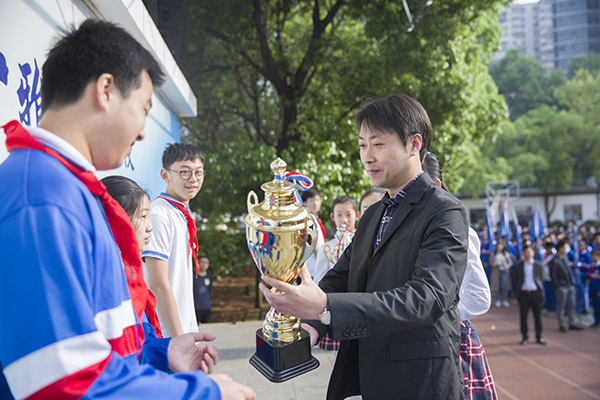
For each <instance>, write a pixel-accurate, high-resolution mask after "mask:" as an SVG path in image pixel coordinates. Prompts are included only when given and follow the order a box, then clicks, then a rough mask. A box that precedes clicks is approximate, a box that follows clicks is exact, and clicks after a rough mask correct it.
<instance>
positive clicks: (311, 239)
mask: <svg viewBox="0 0 600 400" xmlns="http://www.w3.org/2000/svg"><path fill="white" fill-rule="evenodd" d="M310 218H311V219H312V229H311V228H310V227H309V226H308V220H307V221H306V225H307V226H306V236H307V238H306V244H305V245H304V254H302V258H301V259H300V263H299V265H300V266H302V264H304V263H305V262H306V260H308V257H310V255H311V254H312V253H313V252H314V251H315V247H316V246H317V226H319V225H318V222H317V220H316V219H315V216H314V215H312V214H310Z"/></svg>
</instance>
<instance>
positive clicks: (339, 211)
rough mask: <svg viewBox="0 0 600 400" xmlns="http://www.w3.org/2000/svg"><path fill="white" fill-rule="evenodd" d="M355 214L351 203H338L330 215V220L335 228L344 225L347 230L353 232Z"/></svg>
mask: <svg viewBox="0 0 600 400" xmlns="http://www.w3.org/2000/svg"><path fill="white" fill-rule="evenodd" d="M357 214H358V213H357V212H356V210H355V209H354V206H353V205H352V203H338V204H336V205H335V208H334V209H333V212H332V213H331V217H332V218H331V219H332V220H333V222H334V223H335V226H336V227H339V226H340V225H344V226H345V228H346V229H347V230H351V231H353V230H354V229H355V228H356V218H357Z"/></svg>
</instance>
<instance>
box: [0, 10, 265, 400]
mask: <svg viewBox="0 0 600 400" xmlns="http://www.w3.org/2000/svg"><path fill="white" fill-rule="evenodd" d="M42 72H43V73H42V75H43V79H42V85H41V93H42V105H43V114H42V118H41V120H40V124H39V127H37V128H29V127H27V128H25V127H23V126H21V125H20V124H19V123H18V122H16V121H12V122H9V123H8V124H6V125H5V126H4V131H5V133H6V135H7V138H6V146H7V149H8V151H9V152H10V155H9V157H8V158H7V159H6V160H5V161H4V163H2V164H1V165H0V251H1V252H2V255H3V260H2V263H1V264H0V274H1V275H2V279H0V321H2V328H3V329H1V330H0V398H2V399H10V398H17V399H21V398H32V399H34V398H60V399H72V398H80V397H86V398H100V397H102V398H111V399H129V398H133V397H146V398H149V397H153V398H183V397H184V396H187V397H189V398H202V399H220V398H236V399H237V398H248V399H250V398H253V397H254V394H253V393H252V391H251V390H250V389H249V388H246V387H245V386H242V385H239V384H237V383H234V382H232V381H231V378H229V377H227V376H224V375H215V376H213V377H212V379H211V378H208V377H207V376H206V375H205V374H204V373H203V372H202V371H192V372H187V373H175V374H172V375H169V374H167V373H165V372H163V371H160V370H158V369H156V368H155V366H154V364H152V365H147V364H140V363H139V362H138V359H141V358H142V350H143V349H142V344H144V343H145V335H144V329H141V325H142V318H143V316H144V313H146V315H148V317H150V316H152V315H154V307H153V304H152V297H153V296H151V294H150V293H149V292H148V288H147V286H146V283H145V281H144V279H143V270H142V263H141V258H140V248H139V245H138V243H137V240H136V236H135V231H134V229H133V227H132V225H131V221H130V219H129V217H128V216H127V214H126V213H125V211H124V210H123V208H122V207H121V206H120V205H119V204H118V203H117V202H116V201H115V200H114V199H113V198H112V197H111V196H110V195H109V194H108V192H107V191H106V188H105V186H104V185H103V184H102V183H101V182H100V181H99V180H98V179H97V178H96V176H95V171H96V170H106V169H112V168H116V167H118V166H119V165H121V164H122V163H123V160H124V159H125V157H126V156H127V155H128V154H129V153H130V152H131V148H132V146H133V144H135V142H136V141H138V140H142V139H143V138H144V136H145V134H144V132H143V128H144V123H145V119H146V115H147V114H148V112H149V110H150V107H151V105H152V93H153V87H154V85H160V84H161V82H162V81H163V73H162V72H161V69H160V66H159V65H158V63H157V61H156V60H155V59H154V58H153V57H152V55H151V54H150V53H149V52H148V51H146V50H145V49H144V48H143V47H142V46H141V45H140V44H139V43H138V42H137V41H136V40H135V39H134V38H133V37H132V36H131V35H129V34H128V33H127V32H126V31H125V30H123V29H122V28H120V27H118V26H116V25H114V24H112V23H109V22H105V21H95V20H87V21H85V22H84V23H82V24H81V26H80V27H79V28H77V29H73V30H71V31H70V32H67V33H66V34H65V35H64V37H62V38H61V39H60V40H59V41H58V43H57V44H56V45H55V46H54V47H53V48H52V49H51V50H50V52H49V53H48V58H47V60H46V62H45V63H44V65H43V67H42ZM24 321H25V322H24ZM154 322H155V327H156V328H158V325H157V324H156V321H154ZM192 338H193V339H194V340H202V338H201V337H200V336H192ZM171 343H174V342H171ZM145 350H148V349H145ZM169 352H170V350H169ZM154 361H156V360H154ZM169 361H170V360H169ZM168 364H169V366H171V363H170V362H169V363H168ZM190 366H191V365H188V367H190ZM176 369H177V368H176ZM184 369H185V368H184Z"/></svg>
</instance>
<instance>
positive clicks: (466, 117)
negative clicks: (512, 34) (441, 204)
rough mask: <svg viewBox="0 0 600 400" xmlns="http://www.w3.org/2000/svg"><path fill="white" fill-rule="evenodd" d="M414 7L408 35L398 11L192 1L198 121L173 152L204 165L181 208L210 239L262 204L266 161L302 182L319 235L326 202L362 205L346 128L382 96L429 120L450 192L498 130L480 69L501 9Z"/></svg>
mask: <svg viewBox="0 0 600 400" xmlns="http://www.w3.org/2000/svg"><path fill="white" fill-rule="evenodd" d="M425 3H426V2H425V1H424V0H409V1H408V4H409V6H410V8H411V11H412V14H413V17H414V19H415V21H416V23H415V28H414V30H413V31H412V32H410V33H409V32H408V31H407V29H408V28H409V26H410V25H409V22H408V18H407V15H406V13H405V10H404V7H403V5H402V3H401V2H394V1H388V0H347V1H346V0H324V1H314V2H309V1H304V0H295V1H292V0H252V1H248V0H222V1H220V2H219V3H218V5H215V2H214V1H209V0H191V1H190V13H191V15H190V18H191V38H190V45H189V51H188V57H187V60H188V64H187V65H186V66H185V68H184V69H185V73H186V76H187V77H188V80H189V82H190V84H191V86H192V89H193V91H194V93H195V94H196V96H197V98H198V117H197V118H194V119H189V120H186V121H184V125H185V126H186V128H187V129H188V131H189V135H188V136H186V137H185V138H184V140H186V141H190V142H193V143H196V144H198V145H200V146H201V147H202V148H203V149H204V150H205V153H206V164H207V169H208V171H209V175H208V176H207V178H206V181H205V183H204V186H203V189H202V191H201V192H200V194H199V196H197V198H196V199H195V200H194V201H193V202H192V207H193V208H194V210H195V211H196V212H198V213H200V214H201V215H202V217H203V218H207V219H208V220H209V222H208V223H207V225H208V226H209V230H210V229H211V227H212V226H214V225H213V224H214V223H216V222H212V221H219V220H222V219H223V216H224V215H228V216H240V215H243V214H245V213H246V212H247V210H246V205H245V202H246V197H247V193H248V191H250V190H254V191H256V192H257V194H258V195H259V198H262V191H261V190H260V185H261V184H262V183H263V182H266V181H269V180H271V179H272V172H271V171H270V169H269V164H270V163H271V161H273V160H274V159H275V157H276V156H280V157H281V158H283V159H284V160H285V161H286V162H287V163H288V166H289V170H296V171H300V172H302V173H305V174H307V175H308V176H310V177H311V178H313V180H314V181H315V187H316V188H318V189H319V190H320V192H321V197H322V201H323V205H324V210H323V212H322V213H321V216H322V217H323V216H325V217H324V218H322V219H323V220H324V221H325V220H327V219H328V218H327V215H328V211H329V210H328V208H329V206H330V204H331V202H332V201H333V199H334V198H335V197H337V196H339V195H341V194H349V195H353V196H355V197H357V198H359V197H360V195H361V194H362V193H363V192H364V191H365V190H366V189H367V188H369V187H370V184H369V180H368V177H367V176H366V174H365V173H364V168H363V166H362V165H361V163H360V160H359V157H358V146H357V136H356V128H355V126H354V116H355V114H356V112H357V110H358V109H359V108H360V107H361V105H362V104H363V102H364V101H365V99H368V98H373V97H380V96H384V95H387V94H389V93H393V92H402V93H406V94H408V95H410V96H412V97H414V98H416V99H418V100H419V101H420V102H421V103H422V104H423V105H424V106H425V108H426V109H427V110H428V113H429V116H430V118H431V121H432V123H433V125H434V131H435V136H434V141H433V143H432V151H434V152H436V154H437V155H438V157H439V158H440V160H441V161H442V163H443V164H444V167H445V169H446V171H447V172H446V174H445V180H446V181H447V183H448V184H450V185H451V186H452V187H454V188H455V189H457V190H458V189H460V186H461V185H462V184H463V182H464V180H463V177H462V176H461V175H459V174H457V173H456V171H458V170H459V169H460V167H461V165H462V164H464V163H465V161H466V160H468V159H469V157H468V156H469V153H470V152H471V151H472V148H473V147H474V146H476V145H477V144H481V143H483V142H484V141H485V140H486V139H489V138H491V137H494V136H495V135H497V133H498V123H499V121H501V120H503V119H505V118H506V114H507V109H506V105H505V102H504V100H503V98H502V96H500V95H499V94H498V93H497V88H496V85H495V83H494V81H493V80H492V78H491V77H490V75H489V74H488V72H487V65H488V63H489V62H490V60H491V56H492V54H493V52H494V51H495V49H496V48H497V46H498V42H499V38H500V36H501V31H500V26H499V24H498V17H499V15H500V13H501V5H504V4H506V3H507V1H504V0H491V1H486V2H481V1H479V0H448V1H444V2H435V3H434V4H433V6H431V7H428V6H426V4H425ZM471 161H473V159H471ZM494 167H497V166H493V165H492V166H490V168H491V169H493V168H494ZM227 224H228V226H229V227H230V228H237V227H235V226H234V225H235V222H234V221H231V222H229V223H227ZM240 251H241V250H240Z"/></svg>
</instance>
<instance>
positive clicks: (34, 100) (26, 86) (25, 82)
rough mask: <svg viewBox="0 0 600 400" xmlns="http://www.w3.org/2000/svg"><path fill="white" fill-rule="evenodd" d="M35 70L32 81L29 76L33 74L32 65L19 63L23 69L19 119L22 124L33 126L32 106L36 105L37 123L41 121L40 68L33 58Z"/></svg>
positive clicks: (18, 92)
mask: <svg viewBox="0 0 600 400" xmlns="http://www.w3.org/2000/svg"><path fill="white" fill-rule="evenodd" d="M33 62H34V65H35V70H34V71H33V77H32V79H31V83H30V82H29V79H30V78H29V76H30V75H31V74H32V71H31V65H29V63H25V64H19V69H20V70H21V85H20V86H19V89H17V95H18V96H19V104H20V105H21V110H22V111H21V112H19V120H20V121H21V123H22V124H25V125H28V126H31V111H32V110H31V106H32V105H35V108H34V110H33V111H34V112H35V114H34V115H35V125H37V124H38V123H39V122H40V113H41V105H40V69H39V68H38V64H37V60H36V59H35V58H34V59H33Z"/></svg>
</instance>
